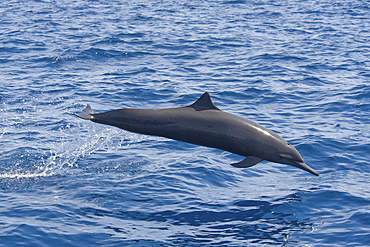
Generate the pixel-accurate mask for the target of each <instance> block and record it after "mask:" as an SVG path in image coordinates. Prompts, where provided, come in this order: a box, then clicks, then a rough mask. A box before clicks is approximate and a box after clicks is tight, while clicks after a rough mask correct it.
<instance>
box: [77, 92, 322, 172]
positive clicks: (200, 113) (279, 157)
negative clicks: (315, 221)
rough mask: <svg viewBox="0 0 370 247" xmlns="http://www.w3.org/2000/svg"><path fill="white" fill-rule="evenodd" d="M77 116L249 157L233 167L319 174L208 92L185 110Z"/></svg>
mask: <svg viewBox="0 0 370 247" xmlns="http://www.w3.org/2000/svg"><path fill="white" fill-rule="evenodd" d="M75 115H77V116H78V117H80V118H82V119H87V120H91V121H93V122H96V123H100V124H106V125H111V126H115V127H118V128H121V129H124V130H127V131H131V132H135V133H140V134H145V135H154V136H162V137H166V138H170V139H174V140H178V141H183V142H188V143H192V144H196V145H201V146H206V147H212V148H218V149H222V150H225V151H228V152H231V153H234V154H238V155H241V156H245V157H246V158H245V159H244V160H243V161H241V162H239V163H235V164H231V165H232V166H234V167H239V168H245V167H251V166H254V165H255V164H257V163H259V162H261V161H262V160H267V161H271V162H275V163H281V164H288V165H292V166H295V167H298V168H300V169H303V170H305V171H308V172H310V173H312V174H314V175H316V176H318V175H319V173H318V172H316V171H315V170H314V169H312V168H311V167H309V166H308V165H306V164H305V163H304V161H303V159H302V157H301V155H300V154H299V153H298V151H297V150H296V149H295V148H294V147H293V146H292V145H290V144H289V143H288V142H286V141H285V140H284V139H283V138H281V137H280V136H279V135H277V134H276V133H274V132H272V131H271V130H268V129H266V128H264V127H262V126H261V125H259V124H257V123H255V122H253V121H251V120H248V119H244V118H241V117H238V116H236V115H233V114H230V113H227V112H224V111H221V110H220V109H218V108H217V107H216V106H215V105H214V104H213V102H212V100H211V97H210V95H209V94H208V93H207V92H206V93H204V94H203V95H202V96H201V97H200V98H199V99H198V100H197V101H196V102H195V103H193V104H191V105H189V106H185V107H177V108H166V109H131V108H128V109H118V110H112V111H107V112H103V113H98V114H93V111H92V109H91V107H90V105H87V106H86V108H85V109H84V110H83V111H82V112H79V113H76V114H75Z"/></svg>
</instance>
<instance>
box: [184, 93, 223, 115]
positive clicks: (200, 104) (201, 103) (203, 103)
mask: <svg viewBox="0 0 370 247" xmlns="http://www.w3.org/2000/svg"><path fill="white" fill-rule="evenodd" d="M190 107H193V108H194V109H195V110H196V111H203V110H219V111H220V109H218V108H217V106H215V104H213V102H212V99H211V96H210V95H209V93H207V92H205V93H204V94H203V95H202V96H200V98H199V99H198V100H197V101H195V102H194V103H193V104H191V105H190Z"/></svg>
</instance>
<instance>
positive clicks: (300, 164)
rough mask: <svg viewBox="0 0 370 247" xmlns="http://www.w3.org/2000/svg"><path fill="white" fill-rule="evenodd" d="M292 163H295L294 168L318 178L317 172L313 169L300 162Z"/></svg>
mask: <svg viewBox="0 0 370 247" xmlns="http://www.w3.org/2000/svg"><path fill="white" fill-rule="evenodd" d="M294 163H295V164H294V166H296V167H298V168H301V169H302V170H305V171H308V172H309V173H312V174H313V175H316V176H319V173H318V172H317V171H315V170H314V169H312V168H311V167H309V166H308V165H306V164H305V163H303V162H300V161H295V162H294Z"/></svg>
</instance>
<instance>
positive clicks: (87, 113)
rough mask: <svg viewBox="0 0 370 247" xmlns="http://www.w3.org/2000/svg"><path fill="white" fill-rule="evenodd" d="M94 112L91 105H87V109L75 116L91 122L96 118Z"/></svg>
mask: <svg viewBox="0 0 370 247" xmlns="http://www.w3.org/2000/svg"><path fill="white" fill-rule="evenodd" d="M92 113H93V111H92V108H91V106H90V105H89V104H87V106H86V107H85V109H83V110H82V111H81V112H79V113H75V115H76V116H77V117H80V118H82V119H87V120H91V119H93V118H94V116H93V115H92Z"/></svg>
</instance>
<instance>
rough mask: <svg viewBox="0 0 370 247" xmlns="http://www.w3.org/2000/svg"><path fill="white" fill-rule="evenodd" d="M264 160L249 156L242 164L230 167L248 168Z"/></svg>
mask: <svg viewBox="0 0 370 247" xmlns="http://www.w3.org/2000/svg"><path fill="white" fill-rule="evenodd" d="M262 160H263V159H260V158H257V157H254V156H248V157H247V158H245V159H244V160H242V161H241V162H239V163H235V164H230V165H232V166H234V167H238V168H246V167H251V166H254V165H255V164H257V163H259V162H261V161H262Z"/></svg>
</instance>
